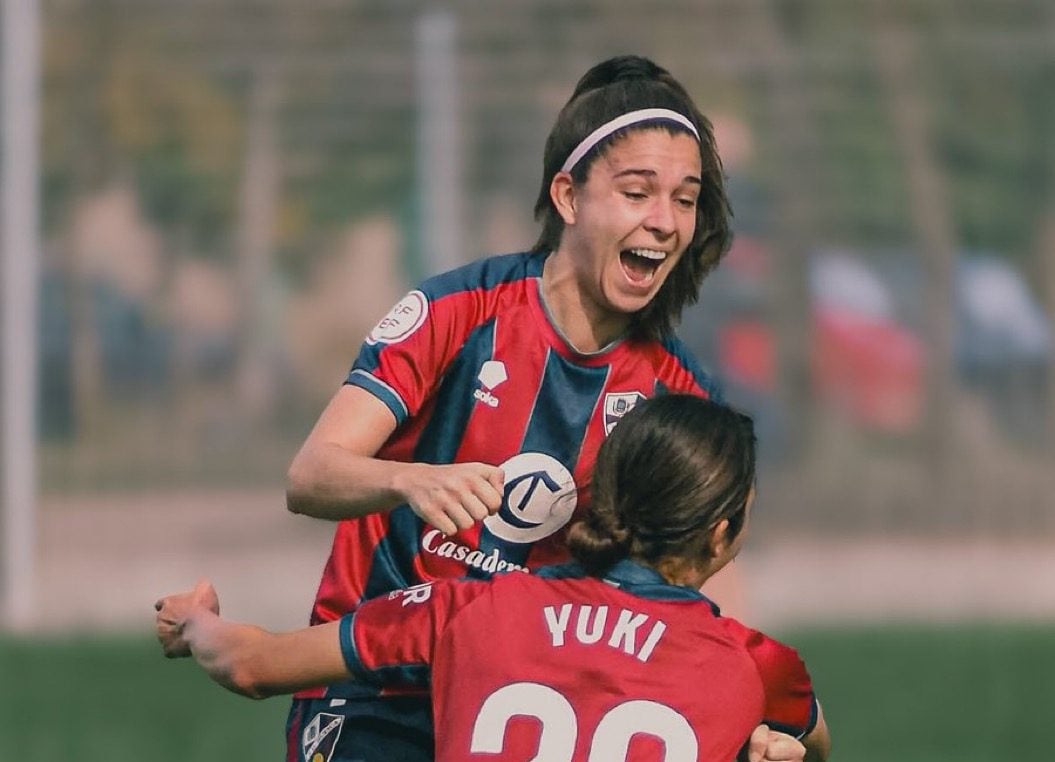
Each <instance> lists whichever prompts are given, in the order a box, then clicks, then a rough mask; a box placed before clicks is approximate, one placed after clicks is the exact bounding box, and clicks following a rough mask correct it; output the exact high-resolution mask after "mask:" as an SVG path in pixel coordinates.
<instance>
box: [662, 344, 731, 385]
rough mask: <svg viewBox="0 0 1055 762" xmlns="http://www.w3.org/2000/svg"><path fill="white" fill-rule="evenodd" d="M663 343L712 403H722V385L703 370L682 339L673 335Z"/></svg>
mask: <svg viewBox="0 0 1055 762" xmlns="http://www.w3.org/2000/svg"><path fill="white" fill-rule="evenodd" d="M662 343H663V348H664V349H665V350H667V351H668V352H670V354H672V355H673V356H674V357H675V358H677V360H678V362H680V363H681V364H682V365H683V366H684V367H685V369H686V370H688V371H689V372H690V373H691V374H692V376H693V378H695V379H696V383H697V384H699V385H700V387H701V388H703V389H704V390H705V391H706V392H707V395H708V397H709V398H710V399H711V400H712V401H714V402H721V401H722V397H723V395H722V385H721V384H720V383H719V382H718V379H717V378H715V377H714V376H712V375H711V374H710V373H708V372H707V371H705V370H704V369H703V367H702V366H701V365H700V363H699V362H698V361H697V360H696V358H695V357H694V356H693V354H692V353H691V352H690V351H689V350H688V348H687V347H686V346H685V343H684V342H683V341H682V340H681V339H679V338H678V337H677V336H674V335H671V336H668V337H666V338H665V339H663V342H662ZM661 392H662V393H665V392H666V390H665V389H663V390H661Z"/></svg>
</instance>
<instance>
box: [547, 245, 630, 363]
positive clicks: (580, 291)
mask: <svg viewBox="0 0 1055 762" xmlns="http://www.w3.org/2000/svg"><path fill="white" fill-rule="evenodd" d="M542 301H543V302H544V303H545V305H546V309H547V310H548V312H549V315H550V318H551V319H552V320H553V322H554V323H555V324H556V327H557V329H558V330H559V331H560V332H561V334H563V336H564V338H565V339H567V340H568V343H570V344H571V345H572V347H573V348H575V350H576V351H578V352H581V353H583V354H588V353H590V352H597V351H599V350H601V349H603V348H604V347H606V346H608V345H609V344H611V343H612V342H613V341H615V340H616V339H618V338H619V337H620V336H622V335H623V334H624V333H625V332H626V329H627V327H628V326H629V325H630V317H629V316H628V315H623V314H621V313H614V312H611V311H610V310H606V309H605V308H603V307H602V306H601V305H599V304H598V303H597V301H596V299H594V298H593V297H592V296H591V295H590V294H589V293H588V292H587V290H586V289H585V288H584V286H583V285H582V284H581V283H580V282H579V278H578V274H577V273H576V271H575V268H574V266H573V263H572V258H571V255H569V254H567V253H562V252H561V251H560V250H558V251H556V252H554V253H553V254H551V255H550V256H549V257H548V258H547V259H546V264H545V266H544V267H543V269H542Z"/></svg>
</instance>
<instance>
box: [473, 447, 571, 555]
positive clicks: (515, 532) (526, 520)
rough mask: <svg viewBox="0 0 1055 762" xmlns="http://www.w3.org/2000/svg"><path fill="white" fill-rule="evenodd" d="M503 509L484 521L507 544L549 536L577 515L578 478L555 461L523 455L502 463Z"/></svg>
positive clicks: (553, 459)
mask: <svg viewBox="0 0 1055 762" xmlns="http://www.w3.org/2000/svg"><path fill="white" fill-rule="evenodd" d="M502 470H503V471H504V472H505V475H506V481H505V494H504V496H503V498H502V507H501V509H499V511H498V513H496V514H495V515H494V516H488V517H487V518H486V519H484V525H485V526H486V527H487V528H488V529H489V530H491V533H492V534H493V535H495V536H496V537H499V538H501V539H503V540H506V541H508V542H515V543H529V542H536V541H538V540H541V539H542V538H543V537H549V536H550V535H551V534H553V533H554V532H556V531H557V530H558V529H560V528H561V527H563V526H564V525H565V524H567V523H568V521H569V520H570V519H571V516H572V513H574V512H575V504H576V502H577V497H578V496H577V494H576V488H575V479H573V478H572V475H571V473H569V471H568V469H567V468H565V467H564V465H563V464H562V463H561V462H560V461H559V460H557V459H556V458H553V457H550V456H549V455H545V454H543V453H541V452H522V453H520V454H519V455H514V456H513V457H512V458H510V459H509V460H507V461H506V462H505V463H503V464H502Z"/></svg>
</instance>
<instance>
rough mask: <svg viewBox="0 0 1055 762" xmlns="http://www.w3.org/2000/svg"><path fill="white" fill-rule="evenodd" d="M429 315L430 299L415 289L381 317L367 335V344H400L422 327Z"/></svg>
mask: <svg viewBox="0 0 1055 762" xmlns="http://www.w3.org/2000/svg"><path fill="white" fill-rule="evenodd" d="M428 315H429V300H428V298H427V297H426V296H425V294H423V293H422V292H421V291H418V290H417V289H415V290H414V291H411V292H410V293H409V294H407V295H406V296H404V297H403V298H402V299H400V300H399V302H398V303H397V304H396V306H395V307H393V308H392V309H391V310H389V311H388V314H387V315H385V316H384V317H383V318H381V322H380V323H378V324H377V325H375V326H374V328H373V330H372V331H370V334H369V335H368V336H367V337H366V343H367V344H398V343H399V342H401V341H403V339H405V338H407V337H408V336H410V335H411V334H413V333H414V331H416V330H418V329H419V328H421V326H422V324H423V323H424V322H425V318H426V317H428Z"/></svg>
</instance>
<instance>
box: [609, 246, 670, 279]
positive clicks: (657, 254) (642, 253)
mask: <svg viewBox="0 0 1055 762" xmlns="http://www.w3.org/2000/svg"><path fill="white" fill-rule="evenodd" d="M666 258H667V252H665V251H657V250H655V249H624V250H623V251H621V252H619V262H620V263H621V264H622V265H623V272H624V273H626V277H627V279H628V280H629V281H630V282H631V283H633V284H635V285H638V286H647V285H648V284H650V283H651V282H652V279H653V278H655V277H656V270H658V269H659V266H660V265H661V264H663V260H665V259H666Z"/></svg>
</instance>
